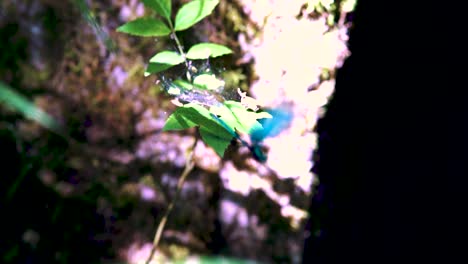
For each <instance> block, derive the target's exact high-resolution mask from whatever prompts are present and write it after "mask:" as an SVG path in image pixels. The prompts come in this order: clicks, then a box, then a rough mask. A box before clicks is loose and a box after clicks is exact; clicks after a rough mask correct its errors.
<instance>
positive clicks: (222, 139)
mask: <svg viewBox="0 0 468 264" xmlns="http://www.w3.org/2000/svg"><path fill="white" fill-rule="evenodd" d="M195 126H199V127H200V134H201V136H202V139H203V141H205V143H206V144H208V145H209V146H210V147H212V148H213V149H214V150H215V151H216V153H217V154H218V155H220V156H221V157H223V155H224V151H225V150H226V148H227V146H228V145H229V144H230V143H231V140H232V138H233V136H232V135H231V134H230V133H229V132H228V131H227V130H226V129H225V128H224V127H222V126H221V125H220V124H219V123H218V121H216V120H214V119H213V117H212V116H211V114H210V112H209V111H208V110H207V109H206V108H204V107H202V106H200V105H198V104H192V103H190V104H186V105H184V106H181V107H179V108H177V110H176V111H175V112H174V113H172V115H170V116H169V118H168V119H167V121H166V124H165V125H164V127H163V131H169V130H183V129H187V128H191V127H195Z"/></svg>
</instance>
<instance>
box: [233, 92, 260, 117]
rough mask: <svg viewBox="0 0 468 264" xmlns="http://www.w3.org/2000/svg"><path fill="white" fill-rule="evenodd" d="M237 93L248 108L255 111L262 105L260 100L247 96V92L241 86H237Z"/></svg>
mask: <svg viewBox="0 0 468 264" xmlns="http://www.w3.org/2000/svg"><path fill="white" fill-rule="evenodd" d="M237 93H238V94H239V95H240V97H241V104H242V105H243V106H244V107H245V108H247V109H251V110H253V111H257V110H258V109H259V108H258V106H259V105H260V104H259V103H258V101H257V100H256V99H254V98H252V97H250V96H247V93H246V92H242V91H241V89H240V88H237Z"/></svg>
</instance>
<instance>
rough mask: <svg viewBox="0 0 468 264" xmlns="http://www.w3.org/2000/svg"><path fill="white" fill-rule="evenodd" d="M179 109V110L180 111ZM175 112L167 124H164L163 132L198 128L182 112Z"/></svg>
mask: <svg viewBox="0 0 468 264" xmlns="http://www.w3.org/2000/svg"><path fill="white" fill-rule="evenodd" d="M179 109H180V108H178V109H177V110H179ZM177 110H176V111H175V112H174V113H172V114H171V115H170V116H169V118H168V119H167V120H166V124H164V127H163V131H170V130H184V129H188V128H191V127H195V126H197V124H196V123H194V122H192V121H190V120H189V119H187V118H185V117H184V116H183V115H182V114H181V113H180V111H177Z"/></svg>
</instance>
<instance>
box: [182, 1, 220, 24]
mask: <svg viewBox="0 0 468 264" xmlns="http://www.w3.org/2000/svg"><path fill="white" fill-rule="evenodd" d="M218 3H219V0H194V1H191V2H189V3H187V4H185V5H183V6H182V7H181V8H180V9H179V11H178V12H177V15H176V19H175V31H181V30H185V29H187V28H189V27H191V26H193V25H195V24H196V23H197V22H199V21H200V20H202V19H203V18H205V17H206V16H208V15H209V14H211V12H212V11H213V9H214V8H215V7H216V5H218Z"/></svg>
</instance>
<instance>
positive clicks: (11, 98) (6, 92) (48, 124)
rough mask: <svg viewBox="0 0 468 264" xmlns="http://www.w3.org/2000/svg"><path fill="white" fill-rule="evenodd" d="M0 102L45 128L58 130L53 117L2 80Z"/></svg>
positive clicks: (0, 83)
mask: <svg viewBox="0 0 468 264" xmlns="http://www.w3.org/2000/svg"><path fill="white" fill-rule="evenodd" d="M0 103H3V104H6V105H7V106H9V107H10V108H12V109H14V110H16V111H18V112H20V113H21V114H23V115H24V116H26V118H29V119H32V120H34V121H36V122H38V123H39V124H40V125H42V126H43V127H45V128H47V129H50V130H52V131H54V132H58V131H59V128H60V127H59V124H58V123H57V122H56V121H55V120H54V119H53V117H51V116H50V115H49V114H47V113H46V112H44V111H43V110H42V109H40V108H38V107H37V106H36V105H34V103H33V102H31V101H29V100H28V99H27V98H26V97H24V96H23V95H21V94H19V93H17V92H16V91H14V90H13V89H12V88H11V87H9V86H8V85H6V84H5V83H2V82H0Z"/></svg>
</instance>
